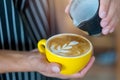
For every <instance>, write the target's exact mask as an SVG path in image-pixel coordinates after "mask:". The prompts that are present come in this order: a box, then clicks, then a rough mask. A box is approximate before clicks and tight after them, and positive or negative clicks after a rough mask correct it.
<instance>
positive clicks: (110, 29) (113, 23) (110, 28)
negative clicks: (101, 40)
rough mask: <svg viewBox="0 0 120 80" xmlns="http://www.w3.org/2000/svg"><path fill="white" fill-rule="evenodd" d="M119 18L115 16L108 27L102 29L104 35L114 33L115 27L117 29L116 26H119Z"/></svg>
mask: <svg viewBox="0 0 120 80" xmlns="http://www.w3.org/2000/svg"><path fill="white" fill-rule="evenodd" d="M117 22H118V21H117V18H116V17H114V18H113V19H112V20H111V21H110V23H109V24H108V26H106V27H104V28H103V29H102V33H103V34H104V35H107V34H108V33H112V32H113V31H114V29H115V27H116V26H117Z"/></svg>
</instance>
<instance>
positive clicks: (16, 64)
mask: <svg viewBox="0 0 120 80" xmlns="http://www.w3.org/2000/svg"><path fill="white" fill-rule="evenodd" d="M27 55H28V52H20V51H7V50H0V73H5V72H19V71H20V72H25V71H31V66H30V64H29V62H28V60H27V59H26V57H27Z"/></svg>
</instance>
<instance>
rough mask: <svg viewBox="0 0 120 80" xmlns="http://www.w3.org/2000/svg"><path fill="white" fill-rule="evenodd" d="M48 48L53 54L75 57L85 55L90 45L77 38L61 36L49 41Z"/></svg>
mask: <svg viewBox="0 0 120 80" xmlns="http://www.w3.org/2000/svg"><path fill="white" fill-rule="evenodd" d="M48 48H49V49H50V51H51V52H53V53H54V54H57V55H60V56H65V57H75V56H79V55H82V54H84V53H86V52H87V51H88V50H89V49H90V44H89V42H88V41H86V40H85V39H83V38H81V37H79V36H72V35H62V36H59V37H54V38H52V39H50V40H49V42H48Z"/></svg>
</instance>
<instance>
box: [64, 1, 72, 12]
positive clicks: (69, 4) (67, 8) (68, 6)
mask: <svg viewBox="0 0 120 80" xmlns="http://www.w3.org/2000/svg"><path fill="white" fill-rule="evenodd" d="M71 3H72V0H70V1H69V3H68V5H67V7H66V8H65V13H67V14H69V9H70V6H71Z"/></svg>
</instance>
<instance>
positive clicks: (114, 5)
mask: <svg viewBox="0 0 120 80" xmlns="http://www.w3.org/2000/svg"><path fill="white" fill-rule="evenodd" d="M119 6H120V0H100V9H99V16H100V17H101V18H102V20H101V23H100V24H101V26H102V28H103V29H102V33H103V34H105V35H106V34H108V33H112V32H113V31H114V29H115V27H116V26H117V24H118V22H119V20H120V9H119V8H120V7H119Z"/></svg>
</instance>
